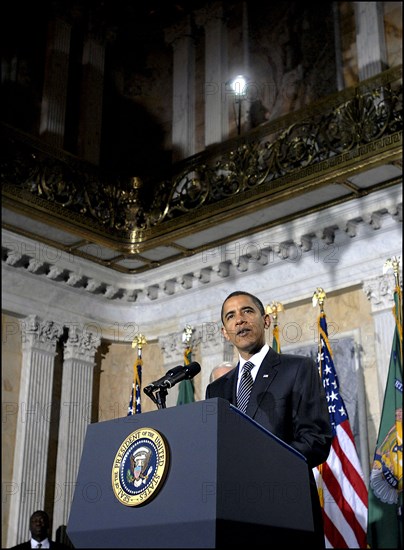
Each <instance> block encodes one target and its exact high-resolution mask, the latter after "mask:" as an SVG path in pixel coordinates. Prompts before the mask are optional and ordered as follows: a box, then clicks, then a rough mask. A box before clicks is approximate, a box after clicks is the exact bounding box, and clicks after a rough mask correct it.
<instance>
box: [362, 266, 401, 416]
mask: <svg viewBox="0 0 404 550" xmlns="http://www.w3.org/2000/svg"><path fill="white" fill-rule="evenodd" d="M394 287H395V282H394V276H393V275H391V274H385V275H380V276H378V277H373V278H371V279H367V280H366V281H364V284H363V290H364V292H365V294H366V296H367V298H368V300H369V301H370V304H371V307H372V315H373V319H374V323H375V335H376V342H375V344H376V362H377V374H378V377H377V378H378V384H377V385H378V394H379V402H380V407H382V406H383V398H384V393H385V389H386V382H387V375H388V371H389V365H390V354H391V347H392V344H393V335H394V329H395V320H394V316H393V307H394Z"/></svg>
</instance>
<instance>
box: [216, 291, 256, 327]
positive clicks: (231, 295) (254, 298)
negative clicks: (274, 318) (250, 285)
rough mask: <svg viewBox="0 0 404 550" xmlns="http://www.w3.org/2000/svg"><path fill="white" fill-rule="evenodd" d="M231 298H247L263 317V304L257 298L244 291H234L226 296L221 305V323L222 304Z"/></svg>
mask: <svg viewBox="0 0 404 550" xmlns="http://www.w3.org/2000/svg"><path fill="white" fill-rule="evenodd" d="M233 296H249V297H250V298H251V300H252V301H253V302H254V304H255V305H256V306H257V308H258V309H259V310H260V313H261V315H265V308H264V304H263V303H262V302H261V300H260V299H259V298H257V297H256V296H254V294H251V293H250V292H246V291H244V290H235V291H234V292H232V293H231V294H229V295H228V296H227V298H226V299H225V300H224V302H223V304H222V311H221V312H220V318H221V320H222V323H223V310H224V304H225V303H226V302H227V300H229V299H230V298H233Z"/></svg>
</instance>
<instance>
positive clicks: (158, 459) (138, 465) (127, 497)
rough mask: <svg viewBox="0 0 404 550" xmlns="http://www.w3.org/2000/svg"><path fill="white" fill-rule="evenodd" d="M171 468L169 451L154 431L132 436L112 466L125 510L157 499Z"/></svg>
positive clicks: (115, 487) (138, 432)
mask: <svg viewBox="0 0 404 550" xmlns="http://www.w3.org/2000/svg"><path fill="white" fill-rule="evenodd" d="M168 464H169V456H168V447H167V443H166V441H165V440H164V438H163V436H162V435H161V434H160V433H159V432H157V431H156V430H153V428H140V429H139V430H136V431H135V432H132V433H131V434H130V435H128V437H127V438H126V439H125V441H124V442H123V443H122V445H121V446H120V448H119V451H118V452H117V453H116V456H115V459H114V463H113V466H112V489H113V491H114V494H115V496H116V498H117V499H118V500H119V502H121V503H122V504H124V505H125V506H139V505H140V504H145V503H146V502H147V501H149V500H150V499H151V498H152V497H154V496H156V495H157V493H158V492H159V490H160V489H161V487H162V486H163V482H164V479H165V477H166V474H167V469H168Z"/></svg>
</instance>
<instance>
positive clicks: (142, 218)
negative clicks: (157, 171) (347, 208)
mask: <svg viewBox="0 0 404 550" xmlns="http://www.w3.org/2000/svg"><path fill="white" fill-rule="evenodd" d="M401 73H402V69H401V67H399V68H394V69H390V70H389V71H386V72H385V73H382V74H381V75H378V76H377V77H375V78H372V79H369V80H368V81H365V82H362V83H361V84H360V85H359V86H357V87H355V88H351V89H347V90H344V91H343V92H340V93H336V94H334V95H333V96H332V97H328V98H326V99H325V100H323V101H321V102H319V103H317V104H313V105H311V106H308V107H307V108H305V109H302V110H300V111H298V112H295V113H291V114H289V115H287V116H285V117H282V118H281V119H278V120H277V121H275V122H273V123H268V124H266V125H264V127H261V128H258V129H256V130H257V131H254V130H253V131H251V132H250V133H248V134H246V135H245V136H241V137H240V138H237V139H233V140H229V141H228V142H225V143H222V144H220V145H218V146H214V147H210V148H208V150H206V151H204V152H203V153H200V154H198V155H195V156H194V157H191V158H189V159H187V160H186V161H183V162H181V163H179V164H178V165H176V166H175V167H174V171H173V176H172V178H171V179H166V180H164V181H157V182H148V184H147V185H145V184H144V182H141V181H140V180H139V178H137V177H135V176H134V177H132V178H129V179H125V178H122V177H120V176H118V175H117V176H114V177H111V176H110V175H109V176H106V175H105V174H102V173H100V172H99V171H98V170H96V169H95V168H94V167H93V166H90V165H88V164H85V163H83V162H81V161H79V160H78V159H76V158H75V157H73V156H71V155H68V154H66V153H64V152H61V151H60V150H55V149H53V148H51V147H50V146H49V145H45V144H44V143H42V142H40V141H39V140H34V139H32V138H31V137H29V136H26V135H22V134H21V133H18V132H16V131H14V130H13V129H11V128H9V127H5V126H2V127H1V137H2V154H1V159H0V168H1V179H2V194H3V203H4V205H5V206H6V207H8V208H10V209H12V210H15V211H16V212H21V213H24V214H25V215H27V216H30V217H31V218H34V219H37V220H42V221H44V222H45V223H47V224H51V225H54V226H56V227H58V228H64V229H66V230H67V231H70V232H72V233H73V234H75V235H76V236H77V237H78V238H79V239H83V240H88V241H89V242H93V243H94V242H95V243H99V244H100V245H103V246H107V247H110V248H113V249H115V250H116V251H117V252H118V253H119V254H121V255H123V256H124V257H128V258H131V259H133V258H136V257H137V256H139V257H140V254H141V253H142V252H143V253H144V252H145V251H147V250H150V249H152V248H153V247H156V246H161V245H167V244H170V243H172V242H173V240H175V239H179V238H184V237H187V236H189V235H191V234H193V233H195V231H201V230H203V229H204V228H205V227H206V224H207V223H209V224H210V225H215V224H219V223H221V224H223V223H224V222H226V221H227V220H229V221H230V220H232V219H234V218H236V217H237V216H240V215H241V214H243V215H246V214H248V213H253V212H256V211H257V210H259V209H262V208H264V207H265V206H266V205H268V204H271V203H274V204H276V203H282V202H284V201H287V200H288V201H289V200H291V199H293V198H296V199H298V198H299V197H301V196H302V195H304V194H305V193H307V192H312V191H315V190H318V191H319V192H321V189H322V188H323V187H324V186H325V185H329V184H333V185H338V186H341V187H343V188H344V189H345V190H346V189H348V190H349V193H348V194H345V195H344V197H343V198H341V199H340V200H341V201H343V200H349V199H352V198H355V197H358V196H362V195H364V194H368V193H371V192H373V191H375V190H378V189H380V188H381V185H374V186H366V187H365V188H361V187H358V186H357V185H355V184H353V183H352V182H350V181H349V179H350V178H352V176H354V175H357V174H359V173H361V172H363V171H364V170H369V169H370V168H374V167H377V166H379V165H382V164H389V163H391V164H394V163H400V162H401V155H402V110H401V105H402V83H401ZM394 183H396V180H394V181H388V182H384V183H383V185H384V186H389V185H392V184H394ZM320 208H324V204H322V205H317V209H320ZM73 248H74V249H73ZM73 248H72V253H75V254H77V255H80V254H81V252H80V251H79V250H78V249H77V248H78V247H77V246H76V247H73ZM197 252H199V250H195V249H193V250H190V251H185V252H184V251H179V253H178V255H176V256H172V257H171V258H170V261H175V260H176V259H178V258H181V257H184V256H186V255H187V254H188V255H189V254H195V253H197ZM142 260H143V261H147V260H146V259H145V258H144V257H142ZM110 265H111V266H112V265H113V262H111V261H110ZM159 265H161V264H159ZM148 267H154V265H153V262H152V261H150V260H149V265H148Z"/></svg>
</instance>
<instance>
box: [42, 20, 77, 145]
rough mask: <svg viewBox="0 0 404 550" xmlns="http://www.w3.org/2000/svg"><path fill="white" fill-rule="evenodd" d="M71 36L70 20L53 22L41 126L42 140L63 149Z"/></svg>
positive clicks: (49, 41) (46, 67) (50, 31)
mask: <svg viewBox="0 0 404 550" xmlns="http://www.w3.org/2000/svg"><path fill="white" fill-rule="evenodd" d="M70 35H71V26H70V25H69V24H68V23H66V22H64V21H62V20H60V19H58V20H56V21H53V22H51V23H50V27H49V39H48V43H49V50H48V52H47V62H46V66H45V78H44V89H43V97H42V108H41V122H40V129H39V131H40V135H41V137H42V138H43V139H45V140H46V141H47V142H48V143H51V144H52V145H54V146H55V147H60V148H61V149H63V145H64V136H65V119H66V102H67V89H68V86H67V83H68V75H69V55H70Z"/></svg>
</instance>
